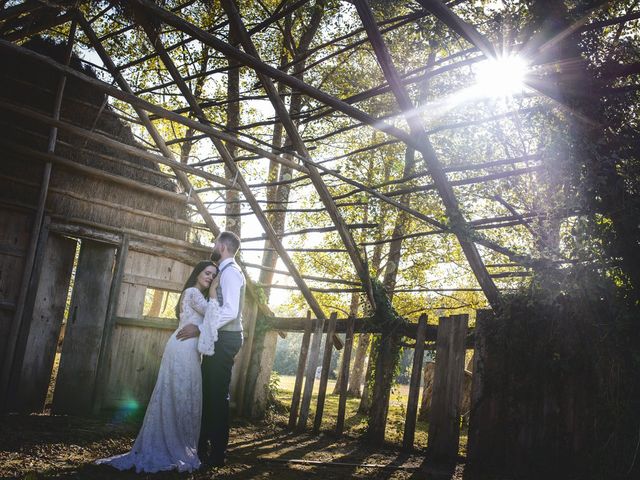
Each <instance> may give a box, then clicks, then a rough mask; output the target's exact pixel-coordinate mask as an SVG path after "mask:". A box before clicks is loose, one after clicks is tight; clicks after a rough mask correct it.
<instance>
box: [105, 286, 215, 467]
mask: <svg viewBox="0 0 640 480" xmlns="http://www.w3.org/2000/svg"><path fill="white" fill-rule="evenodd" d="M217 310H218V302H216V301H212V302H207V300H206V299H205V298H204V296H203V295H202V293H200V291H199V290H198V289H197V288H195V287H191V288H187V289H186V290H185V291H184V293H183V295H182V305H181V309H180V324H179V326H178V329H177V330H176V331H175V332H174V333H173V334H172V335H171V338H169V341H168V342H167V345H166V347H165V349H164V353H163V355H162V361H161V362H160V370H159V371H158V379H157V380H156V385H155V387H154V389H153V393H152V394H151V399H150V400H149V405H148V406H147V411H146V413H145V416H144V421H143V422H142V427H141V428H140V432H139V433H138V437H137V438H136V441H135V443H134V444H133V448H132V449H131V451H130V452H127V453H124V454H122V455H116V456H114V457H110V458H103V459H100V460H97V461H96V463H97V464H98V465H110V466H112V467H115V468H117V469H118V470H129V469H130V468H134V467H135V469H136V472H138V473H140V472H148V473H155V472H159V471H165V470H178V471H179V472H184V471H188V472H191V471H193V470H196V469H197V468H199V467H200V459H199V458H198V437H199V436H200V420H201V416H202V374H201V371H200V352H199V351H198V350H199V348H200V350H203V349H204V350H207V353H208V352H209V351H211V352H212V350H213V345H214V343H215V340H216V339H217V338H215V337H217V330H216V329H215V328H213V329H211V328H209V329H207V332H208V333H207V334H204V332H203V335H201V336H200V338H189V339H187V340H178V339H176V334H177V333H178V331H179V330H180V329H181V328H182V327H183V326H185V325H187V324H188V323H193V324H195V325H201V324H202V322H203V317H204V315H205V313H206V315H207V318H209V317H210V316H212V317H215V316H217ZM212 330H213V331H212ZM212 335H213V336H214V337H212ZM199 342H200V346H199V345H198V343H199ZM203 343H204V344H205V345H203Z"/></svg>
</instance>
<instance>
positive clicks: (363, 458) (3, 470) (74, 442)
mask: <svg viewBox="0 0 640 480" xmlns="http://www.w3.org/2000/svg"><path fill="white" fill-rule="evenodd" d="M292 388H293V379H292V378H290V377H281V378H280V381H279V391H278V394H277V398H278V399H279V400H280V401H281V403H282V407H281V409H274V411H272V412H271V413H270V416H269V419H268V421H266V422H262V423H260V424H249V423H246V422H240V421H236V422H234V424H233V428H232V431H231V442H230V448H229V462H228V465H227V466H226V467H224V468H219V469H209V470H203V471H199V472H196V473H194V474H178V473H172V472H169V473H160V474H155V475H136V474H134V473H133V472H124V473H120V472H117V471H115V470H113V469H112V468H110V467H105V466H95V465H93V464H92V463H93V461H94V460H96V459H98V458H101V457H107V456H111V455H115V454H118V453H122V452H125V451H127V450H128V449H129V448H130V447H131V445H132V444H133V441H134V439H135V435H136V433H137V430H138V428H139V422H140V415H137V416H136V415H129V416H127V417H123V416H122V415H120V414H116V415H114V414H111V415H110V416H104V415H103V416H101V417H99V418H79V417H70V416H54V415H46V414H42V415H8V416H4V417H3V418H2V419H1V421H2V423H1V424H0V477H1V478H19V479H25V480H26V479H33V480H35V479H40V478H86V479H111V478H116V479H126V478H147V477H149V478H157V479H174V478H175V479H178V478H184V479H186V478H189V479H205V478H219V479H238V480H240V479H243V480H244V479H270V478H278V480H289V479H301V478H323V479H324V480H330V479H344V478H355V479H360V478H363V479H364V478H366V479H389V480H391V479H393V480H405V479H406V480H409V479H412V480H413V479H431V480H462V479H463V478H464V479H465V480H470V478H469V475H465V474H464V463H463V462H464V457H462V456H461V457H460V462H461V463H459V464H458V465H456V466H453V467H449V468H445V467H442V466H437V465H432V464H430V463H429V462H428V460H425V458H426V457H425V453H424V446H426V427H427V425H426V423H419V425H418V429H417V431H416V449H415V450H414V451H412V452H402V451H401V450H400V448H399V441H401V438H402V433H401V429H400V428H399V425H400V424H401V423H402V416H403V414H404V410H403V408H404V407H403V402H405V403H406V398H405V394H406V392H404V390H403V389H402V388H398V389H397V390H396V391H397V393H396V395H395V397H394V396H392V401H391V405H390V412H389V424H388V429H387V439H388V440H389V444H388V445H386V446H384V447H382V448H372V447H370V446H367V445H366V444H365V443H364V442H363V441H361V440H360V439H359V436H360V435H361V434H362V432H363V431H364V425H365V423H364V418H363V417H362V416H359V415H357V414H356V410H357V404H358V400H357V399H350V400H349V402H348V409H347V422H346V425H347V431H346V433H347V434H346V435H345V436H343V437H335V436H333V435H332V434H331V433H329V432H330V431H331V429H332V427H333V425H334V423H335V411H336V410H337V407H336V405H337V396H334V395H328V396H327V403H326V407H325V415H324V417H323V424H322V430H323V433H321V434H320V435H312V434H310V433H302V434H294V433H291V432H289V431H287V430H286V429H285V425H286V420H287V415H288V413H287V412H286V405H288V403H289V402H290V399H291V390H292ZM332 391H333V386H332V385H329V389H328V392H329V393H330V392H332ZM312 405H314V406H315V398H314V400H313V401H312ZM313 413H314V412H313V409H312V411H311V414H310V419H311V420H310V421H312V419H313ZM463 440H466V439H463ZM463 450H464V449H461V452H463ZM474 480H475V478H474Z"/></svg>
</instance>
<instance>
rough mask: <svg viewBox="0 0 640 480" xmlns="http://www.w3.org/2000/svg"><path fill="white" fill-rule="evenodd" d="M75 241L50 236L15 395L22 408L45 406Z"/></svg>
mask: <svg viewBox="0 0 640 480" xmlns="http://www.w3.org/2000/svg"><path fill="white" fill-rule="evenodd" d="M76 245H77V241H76V240H74V239H70V238H67V237H63V236H61V235H56V234H53V233H52V234H49V236H48V239H47V244H46V248H45V253H44V261H43V265H42V270H41V273H40V279H39V282H38V287H37V290H36V293H35V303H34V307H33V315H32V318H31V323H30V328H29V336H28V337H27V344H26V348H25V353H24V359H23V361H22V369H21V372H22V373H21V375H20V383H19V385H18V392H17V395H16V400H17V401H16V406H17V408H18V409H19V410H21V411H26V412H41V411H42V410H43V408H44V404H45V400H46V397H47V389H48V387H49V381H50V379H51V370H52V368H53V362H54V360H55V356H56V348H57V345H58V337H59V335H60V327H61V326H62V320H63V317H64V309H65V304H66V301H67V291H68V290H69V282H70V280H71V272H72V270H73V257H74V255H75V250H76Z"/></svg>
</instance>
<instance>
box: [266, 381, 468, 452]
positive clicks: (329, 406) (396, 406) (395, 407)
mask: <svg viewBox="0 0 640 480" xmlns="http://www.w3.org/2000/svg"><path fill="white" fill-rule="evenodd" d="M318 383H319V381H318V380H316V382H314V387H313V396H312V400H311V408H310V412H309V421H308V427H310V426H311V425H312V424H313V418H314V416H315V409H316V406H317V398H318ZM335 383H336V382H335V380H329V382H328V386H327V396H326V400H325V404H324V414H323V416H322V426H321V430H325V431H332V430H334V429H335V425H336V419H337V417H338V400H339V396H338V395H333V394H332V393H331V392H333V388H334V386H335ZM294 384H295V377H294V376H292V375H280V376H279V381H278V391H277V394H276V399H277V400H278V401H279V402H280V403H281V404H282V405H284V406H286V408H287V410H288V409H289V406H290V405H291V397H292V395H293V387H294ZM408 395H409V387H408V385H395V386H394V388H393V390H392V392H391V399H390V402H389V414H388V417H387V428H386V433H385V439H386V441H387V442H389V443H391V444H394V445H401V444H402V435H403V431H404V423H405V417H406V407H407V399H408ZM359 405H360V399H359V398H351V397H350V398H348V399H347V409H346V415H345V434H347V435H350V436H356V437H357V436H361V435H363V434H364V433H365V431H366V429H367V417H366V416H364V415H361V414H358V406H359ZM428 431H429V424H428V422H426V421H420V420H418V422H417V424H416V432H415V441H414V447H415V448H417V449H420V448H426V446H427V436H428ZM461 444H462V446H463V447H465V448H466V432H465V435H464V436H463V437H462V438H461ZM465 448H463V451H464V449H465Z"/></svg>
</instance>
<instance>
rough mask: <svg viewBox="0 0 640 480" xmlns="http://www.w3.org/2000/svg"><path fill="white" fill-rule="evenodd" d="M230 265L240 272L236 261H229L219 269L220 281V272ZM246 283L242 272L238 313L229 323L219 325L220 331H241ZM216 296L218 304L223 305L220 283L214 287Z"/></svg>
mask: <svg viewBox="0 0 640 480" xmlns="http://www.w3.org/2000/svg"><path fill="white" fill-rule="evenodd" d="M231 266H233V268H235V269H237V270H238V271H239V272H240V274H242V270H240V267H238V264H237V263H235V262H229V263H227V264H226V265H225V266H224V267H222V270H220V272H219V273H218V275H220V281H221V282H222V272H224V271H225V270H226V269H227V267H231ZM246 284H247V282H246V280H245V278H244V274H242V287H240V305H238V315H237V316H236V318H234V319H233V320H231V321H230V322H229V323H227V324H226V325H224V326H223V327H221V328H220V331H222V332H241V331H242V307H243V306H244V292H245V289H246ZM216 296H217V297H218V305H220V306H222V305H224V298H223V296H222V287H221V286H220V285H218V287H217V288H216Z"/></svg>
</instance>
